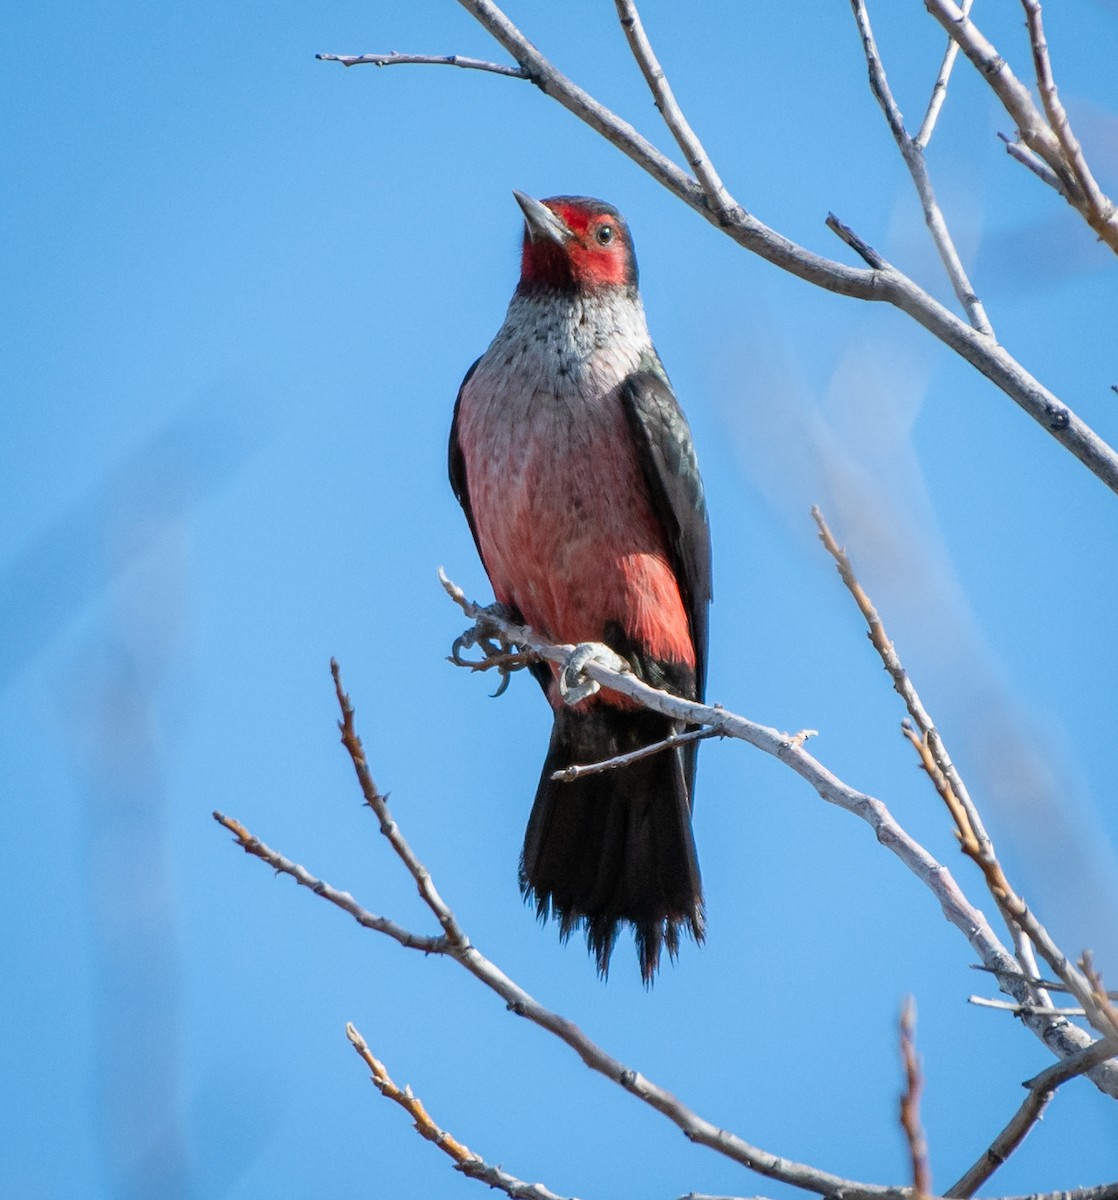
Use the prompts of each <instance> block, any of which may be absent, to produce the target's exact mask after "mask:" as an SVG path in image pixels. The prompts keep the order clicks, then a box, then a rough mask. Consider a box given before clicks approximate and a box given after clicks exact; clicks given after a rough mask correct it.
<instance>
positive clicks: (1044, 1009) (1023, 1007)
mask: <svg viewBox="0 0 1118 1200" xmlns="http://www.w3.org/2000/svg"><path fill="white" fill-rule="evenodd" d="M967 1003H968V1004H973V1005H975V1006H976V1007H977V1008H997V1009H1000V1010H1001V1011H1003V1012H1011V1013H1013V1015H1014V1016H1015V1017H1024V1016H1031V1017H1083V1016H1086V1015H1087V1014H1086V1013H1085V1012H1084V1010H1083V1009H1082V1008H1081V1007H1065V1008H1057V1007H1053V1006H1051V1005H1047V1004H1030V1003H1028V1002H1027V1001H1026V1002H1024V1003H1018V1002H1017V1001H1015V1000H990V999H987V997H985V996H968V997H967Z"/></svg>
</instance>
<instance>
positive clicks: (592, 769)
mask: <svg viewBox="0 0 1118 1200" xmlns="http://www.w3.org/2000/svg"><path fill="white" fill-rule="evenodd" d="M718 736H719V733H718V730H717V729H688V730H687V731H686V732H683V733H670V734H668V736H667V737H666V738H664V739H663V740H662V741H659V742H653V743H652V744H651V745H649V746H642V747H641V748H640V749H639V750H630V751H629V753H628V754H618V755H617V756H616V757H615V758H606V759H603V760H602V761H601V762H595V763H572V764H571V765H570V766H569V767H563V768H561V769H560V770H558V771H553V772H552V773H551V778H552V780H553V781H554V782H555V783H573V782H574V781H575V780H576V779H581V778H582V777H583V776H584V775H598V774H600V773H601V772H602V771H614V770H616V769H617V768H618V767H627V766H629V764H630V763H635V762H639V761H640V760H641V759H642V758H650V757H651V756H652V755H653V754H662V753H663V752H664V751H665V750H674V749H675V748H676V747H677V746H684V745H686V744H687V743H688V742H701V741H703V740H704V739H705V738H712V737H718Z"/></svg>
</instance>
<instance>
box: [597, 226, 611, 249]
mask: <svg viewBox="0 0 1118 1200" xmlns="http://www.w3.org/2000/svg"><path fill="white" fill-rule="evenodd" d="M594 236H595V237H596V238H597V239H598V244H599V245H602V246H608V245H609V244H610V242H612V241H613V226H612V225H599V226H598V230H597V232H596V233H595V235H594Z"/></svg>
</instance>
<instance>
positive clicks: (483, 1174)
mask: <svg viewBox="0 0 1118 1200" xmlns="http://www.w3.org/2000/svg"><path fill="white" fill-rule="evenodd" d="M345 1033H346V1037H347V1038H349V1040H350V1044H351V1045H352V1046H353V1048H354V1050H356V1051H357V1053H358V1054H359V1055H360V1056H361V1058H362V1059H363V1060H364V1062H365V1065H366V1066H367V1067H368V1068H369V1070H370V1071H371V1072H372V1077H373V1085H374V1086H375V1087H376V1089H377V1091H378V1092H380V1094H381V1095H382V1096H383V1097H384V1098H385V1099H386V1100H391V1101H392V1102H393V1103H395V1104H398V1105H399V1106H400V1107H401V1108H402V1109H403V1110H404V1111H405V1112H406V1113H407V1114H408V1115H409V1116H410V1117H411V1119H412V1120H413V1121H414V1122H415V1131H416V1133H418V1134H419V1135H420V1137H423V1138H426V1139H427V1141H429V1142H431V1143H433V1144H434V1145H436V1146H438V1148H439V1149H440V1150H441V1151H442V1152H443V1153H444V1154H446V1155H448V1156H449V1157H450V1158H451V1159H453V1161H454V1165H455V1167H456V1168H457V1169H458V1170H459V1171H461V1172H462V1174H463V1175H468V1176H469V1177H470V1178H471V1179H477V1180H480V1181H481V1182H482V1183H485V1184H488V1185H489V1187H491V1188H495V1189H497V1190H498V1191H502V1192H504V1193H505V1195H507V1196H511V1197H513V1200H564V1198H563V1197H562V1196H558V1195H556V1193H555V1192H553V1191H551V1190H550V1189H549V1188H546V1187H544V1185H543V1184H542V1183H525V1182H524V1180H523V1179H517V1178H516V1176H515V1175H510V1174H509V1173H508V1172H507V1171H504V1170H502V1169H501V1168H500V1167H496V1166H493V1165H491V1164H490V1163H487V1162H486V1161H485V1159H483V1158H482V1157H481V1155H479V1154H475V1153H474V1152H473V1151H472V1150H471V1149H470V1148H469V1147H468V1146H464V1145H463V1144H462V1143H461V1142H460V1141H458V1139H457V1138H456V1137H454V1135H453V1134H450V1133H447V1131H446V1130H445V1129H442V1128H440V1127H439V1126H438V1125H436V1124H435V1122H434V1121H433V1120H432V1119H431V1116H430V1114H429V1113H428V1112H427V1109H426V1108H424V1106H423V1102H422V1101H421V1100H420V1099H419V1097H418V1096H415V1095H413V1094H412V1090H411V1088H409V1087H405V1088H403V1089H401V1088H399V1087H397V1086H396V1084H395V1083H394V1082H393V1080H392V1076H391V1075H389V1074H388V1069H387V1068H386V1067H385V1065H384V1063H382V1062H381V1061H380V1059H379V1058H377V1057H376V1056H375V1055H374V1054H373V1052H372V1051H371V1050H370V1049H369V1046H368V1043H367V1042H366V1041H365V1039H364V1038H363V1037H362V1036H361V1034H360V1033H358V1031H357V1030H356V1029H355V1028H354V1026H353V1025H351V1024H348V1023H347V1024H346V1027H345Z"/></svg>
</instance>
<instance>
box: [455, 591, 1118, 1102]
mask: <svg viewBox="0 0 1118 1200" xmlns="http://www.w3.org/2000/svg"><path fill="white" fill-rule="evenodd" d="M439 578H440V580H441V582H442V585H443V587H444V588H445V589H446V592H447V594H448V595H449V596H450V597H451V599H452V600H454V602H455V603H456V604H457V605H458V606H459V607H460V608H461V609H462V611H463V612H464V613H465V614H466V615H467V616H468V617H469V618H470V619H471V620H477V619H478V618H479V617H480V618H482V619H483V620H484V621H485V622H486V623H487V624H488V625H489V626H491V627H492V628H496V629H499V630H500V632H501V634H502V636H503V637H504V638H505V640H507V641H509V642H514V643H516V644H518V645H521V646H525V647H530V648H531V649H533V650H535V651H536V652H537V653H538V654H539V655H540V657H541V658H543V659H546V660H547V661H548V662H553V663H556V664H559V665H561V666H562V665H565V664H566V663H567V662H568V660H569V659H570V656H571V654H572V652H573V651H574V647H573V646H563V645H554V644H552V643H550V642H547V641H545V640H544V639H543V638H541V637H539V635H538V634H536V633H535V632H534V631H533V630H531V629H529V628H527V627H526V626H522V625H515V624H513V623H512V622H511V621H506V620H503V619H501V618H499V617H494V616H493V615H492V613H491V612H489V611H488V610H486V609H484V608H483V607H482V606H481V605H478V604H475V603H474V602H473V601H471V600H469V599H467V597H466V595H465V593H464V592H463V591H462V589H461V588H460V587H458V585H457V584H455V583H452V582H451V581H450V580H449V579H448V578H447V577H446V574H445V573H444V572H442V571H440V572H439ZM583 673H584V674H585V675H586V676H587V677H589V678H591V679H593V680H595V681H596V682H597V683H598V684H600V685H601V686H602V687H606V688H609V689H611V690H612V691H615V692H619V693H621V694H622V695H626V696H629V697H630V698H631V699H633V700H636V701H638V702H639V703H640V704H642V705H643V706H644V707H645V708H648V709H651V710H652V711H653V712H658V713H661V714H663V715H664V716H666V717H671V718H672V719H673V720H677V721H681V722H683V723H684V724H688V725H703V726H709V727H711V728H712V729H715V730H717V731H718V732H719V733H721V734H724V735H725V736H727V737H733V738H737V739H739V740H741V741H744V742H747V743H749V745H751V746H754V747H756V748H757V749H759V750H762V751H764V753H766V754H770V755H772V756H773V757H774V758H777V759H778V760H779V761H780V762H782V763H784V765H785V766H787V767H789V768H790V769H791V770H792V771H794V772H795V773H796V774H797V775H799V776H800V777H801V778H802V779H804V780H805V781H806V782H807V783H808V784H809V785H810V786H811V787H812V788H814V789H815V791H816V793H817V794H818V795H819V796H820V797H821V798H822V799H824V800H825V801H827V802H828V803H829V804H834V805H836V806H837V807H839V808H842V809H845V810H846V811H847V812H850V813H852V814H853V815H855V816H857V817H859V818H861V819H862V820H863V821H865V822H866V823H867V824H868V825H869V826H870V827H871V828H872V829H873V831H874V833H875V835H876V837H877V839H878V841H879V842H881V844H882V845H883V846H885V847H886V848H887V849H888V850H890V851H891V852H892V853H893V854H895V855H896V856H897V857H898V858H899V859H900V860H901V862H902V863H904V865H905V866H906V867H907V868H908V869H909V870H910V871H911V872H912V873H913V874H914V875H916V877H917V878H918V879H920V880H921V881H922V882H923V883H924V884H925V886H926V887H928V888H929V889H930V890H931V892H932V893H933V895H934V896H935V897H936V899H937V900H938V901H939V904H940V906H941V908H942V910H943V914H944V916H945V917H946V918H947V920H948V921H949V922H950V923H951V924H952V925H954V926H955V927H956V928H957V929H958V930H959V931H960V932H961V933H962V934H963V936H964V937H966V939H967V941H968V942H969V944H970V945H971V947H972V948H973V949H974V950H975V952H976V953H977V954H978V957H979V959H980V960H981V961H982V962H983V963H985V964H986V965H987V966H989V967H991V969H993V970H994V971H995V972H996V973H997V974H998V975H999V977H1000V978H1002V979H1003V981H1004V985H1005V990H1006V991H1007V992H1009V994H1011V995H1013V996H1014V998H1015V999H1017V1000H1018V1002H1022V1003H1023V1002H1027V1001H1029V1000H1030V999H1031V997H1032V992H1031V989H1030V987H1029V985H1028V984H1027V983H1026V982H1024V980H1023V979H1022V977H1021V970H1020V968H1019V966H1018V965H1017V963H1016V962H1014V960H1013V958H1012V956H1011V955H1010V953H1009V951H1008V950H1006V948H1005V947H1004V946H1003V945H1002V943H1001V942H1000V941H999V940H998V938H997V936H996V935H995V933H994V932H993V930H992V929H991V928H990V924H989V922H988V921H987V920H986V918H985V917H984V916H983V915H982V913H981V912H979V910H978V909H976V908H975V907H974V906H973V905H972V904H971V903H970V902H969V900H968V899H967V898H966V896H965V895H964V893H963V892H962V890H961V889H960V888H959V885H958V884H957V883H956V882H955V879H954V878H953V877H952V875H951V872H950V871H949V870H948V869H947V867H945V866H944V865H943V864H942V863H940V862H938V861H936V859H935V858H934V857H933V856H932V855H931V854H930V853H929V852H928V851H927V850H926V849H925V848H924V847H923V846H921V845H920V843H918V842H917V841H916V840H915V839H914V838H913V837H912V836H911V835H910V834H909V833H908V832H907V831H906V830H904V829H903V828H902V827H901V826H900V825H899V824H898V823H897V822H896V820H895V819H894V817H893V815H892V814H891V813H890V812H889V810H888V808H886V806H885V805H884V804H883V803H882V802H881V801H880V800H878V799H876V798H875V797H873V796H868V795H866V794H865V793H863V792H859V791H856V790H855V789H854V788H851V787H850V786H848V785H847V784H845V783H843V781H842V780H840V779H838V778H837V777H836V776H835V775H833V774H832V773H831V772H830V771H828V770H827V768H826V767H824V766H823V764H822V763H820V762H819V761H818V760H817V759H816V758H814V757H813V756H812V755H811V754H809V753H808V752H807V750H805V749H804V747H803V744H802V742H800V741H799V740H798V739H796V740H793V739H792V738H790V737H789V736H788V735H787V734H782V733H780V732H779V731H778V730H776V729H771V728H769V727H767V726H764V725H759V724H757V723H756V722H753V721H749V720H747V719H746V718H745V717H741V716H738V715H737V714H735V713H732V712H730V711H729V710H727V709H724V708H721V707H720V706H717V705H707V704H699V703H696V702H695V701H693V700H683V699H681V698H680V697H679V696H673V695H672V694H670V693H669V692H663V691H659V690H658V689H656V688H653V687H650V686H649V685H648V684H646V683H644V682H642V681H641V680H640V679H638V678H637V677H636V676H635V675H633V674H632V673H631V672H621V671H615V670H611V669H610V668H609V667H607V666H605V665H603V663H602V662H599V661H598V660H596V659H591V660H590V661H589V662H587V663H586V664H585V666H584V668H583ZM1025 1023H1026V1024H1027V1025H1028V1026H1029V1028H1030V1029H1032V1031H1033V1032H1034V1033H1035V1034H1036V1035H1037V1037H1039V1038H1040V1039H1041V1040H1042V1041H1043V1042H1044V1044H1045V1045H1046V1046H1048V1048H1049V1049H1050V1050H1052V1052H1053V1053H1054V1054H1056V1055H1057V1056H1058V1057H1060V1058H1066V1057H1068V1056H1069V1055H1071V1054H1075V1053H1077V1052H1078V1051H1080V1050H1082V1049H1083V1048H1084V1047H1085V1046H1087V1045H1089V1044H1090V1042H1091V1040H1092V1039H1091V1038H1090V1037H1089V1035H1088V1034H1087V1033H1086V1032H1085V1031H1084V1030H1082V1029H1079V1028H1078V1027H1076V1026H1074V1025H1071V1024H1069V1023H1068V1022H1067V1021H1065V1020H1062V1019H1061V1020H1059V1021H1053V1020H1051V1019H1048V1018H1042V1017H1032V1016H1028V1015H1027V1016H1026V1017H1025ZM1091 1079H1092V1080H1093V1081H1094V1082H1095V1084H1096V1085H1097V1086H1098V1087H1099V1088H1100V1090H1102V1091H1104V1092H1106V1093H1107V1094H1108V1095H1113V1096H1115V1097H1118V1066H1111V1065H1108V1066H1104V1067H1100V1068H1097V1069H1096V1070H1095V1071H1094V1072H1093V1073H1092V1075H1091Z"/></svg>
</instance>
